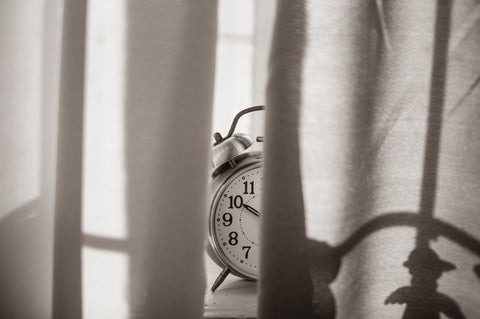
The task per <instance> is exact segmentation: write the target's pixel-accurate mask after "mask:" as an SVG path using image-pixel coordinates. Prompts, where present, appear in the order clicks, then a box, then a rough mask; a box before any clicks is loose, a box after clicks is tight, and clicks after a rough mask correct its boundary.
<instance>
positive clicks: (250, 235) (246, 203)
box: [211, 165, 263, 278]
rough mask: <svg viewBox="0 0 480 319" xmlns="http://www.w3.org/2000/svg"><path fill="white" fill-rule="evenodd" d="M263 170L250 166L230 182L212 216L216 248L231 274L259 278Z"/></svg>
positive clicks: (221, 194)
mask: <svg viewBox="0 0 480 319" xmlns="http://www.w3.org/2000/svg"><path fill="white" fill-rule="evenodd" d="M262 173H263V169H262V167H261V166H259V165H256V166H251V167H248V168H245V169H242V171H241V172H240V173H239V174H236V175H234V176H233V177H232V178H230V179H229V180H228V181H227V182H226V183H225V186H224V187H222V188H221V189H220V191H219V193H218V195H217V197H216V202H215V204H214V206H213V209H214V210H213V212H212V218H213V220H212V221H211V222H212V226H213V234H212V236H213V237H214V238H213V239H214V241H215V245H216V246H217V250H218V251H219V252H220V254H221V255H222V259H224V261H227V262H228V266H230V268H232V270H234V271H236V272H238V273H240V274H242V275H244V276H247V277H250V278H258V265H259V235H260V214H261V212H260V204H261V196H262V180H263V177H262V176H263V174H262Z"/></svg>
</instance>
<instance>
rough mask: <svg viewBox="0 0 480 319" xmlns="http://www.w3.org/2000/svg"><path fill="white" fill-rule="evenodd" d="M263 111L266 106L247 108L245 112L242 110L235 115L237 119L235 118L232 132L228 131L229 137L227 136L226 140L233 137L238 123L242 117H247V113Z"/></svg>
mask: <svg viewBox="0 0 480 319" xmlns="http://www.w3.org/2000/svg"><path fill="white" fill-rule="evenodd" d="M261 110H265V105H257V106H252V107H249V108H246V109H245V110H242V111H240V112H238V114H237V115H235V117H234V118H233V122H232V125H231V126H230V130H229V131H228V134H227V136H225V138H227V137H230V136H232V135H233V132H235V127H236V126H237V122H238V120H239V119H240V117H242V116H243V115H245V114H247V113H250V112H255V111H261Z"/></svg>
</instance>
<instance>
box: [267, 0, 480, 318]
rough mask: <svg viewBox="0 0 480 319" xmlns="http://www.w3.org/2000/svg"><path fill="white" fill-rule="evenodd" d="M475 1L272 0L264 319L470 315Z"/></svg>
mask: <svg viewBox="0 0 480 319" xmlns="http://www.w3.org/2000/svg"><path fill="white" fill-rule="evenodd" d="M479 9H480V7H479V5H478V2H477V1H448V0H447V1H442V0H440V1H381V0H379V1H295V2H293V1H280V2H279V4H278V13H277V21H276V27H275V33H276V34H275V36H274V41H273V46H272V55H271V58H270V79H269V90H268V93H267V105H268V109H267V123H266V125H267V132H266V146H265V147H266V151H265V175H266V176H265V183H266V185H265V186H264V195H263V200H264V202H263V205H264V218H263V225H262V226H263V237H262V249H263V250H262V251H263V255H262V257H263V259H262V263H261V265H262V268H261V271H262V273H261V279H260V282H259V285H260V287H259V290H260V291H259V293H260V295H259V315H260V317H261V318H279V317H285V318H287V317H289V318H294V317H297V316H299V317H300V316H301V317H304V318H311V317H318V318H440V316H442V317H448V318H477V317H479V316H480V312H479V311H480V310H479V308H478V301H479V300H478V293H476V291H478V289H479V284H480V276H479V275H480V273H479V259H478V258H479V256H480V242H479V239H480V238H479V236H480V232H479V229H480V228H479V226H480V219H479V218H478V217H479V215H478V207H479V204H480V202H479V196H478V194H479V190H480V178H479V177H480V175H479V172H480V171H479V169H480V166H479V163H480V162H479V161H478V158H479V154H480V144H479V143H478V136H479V133H480V131H479V127H480V122H479V120H480V117H479V111H480V96H479V94H480V90H479V86H478V82H479V76H480V55H479V54H478V53H479V52H480V50H479V49H480V47H479V43H480V42H479V39H480V24H479V21H480V20H479V12H480V11H479Z"/></svg>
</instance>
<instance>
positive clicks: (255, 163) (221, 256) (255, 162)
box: [208, 152, 263, 280]
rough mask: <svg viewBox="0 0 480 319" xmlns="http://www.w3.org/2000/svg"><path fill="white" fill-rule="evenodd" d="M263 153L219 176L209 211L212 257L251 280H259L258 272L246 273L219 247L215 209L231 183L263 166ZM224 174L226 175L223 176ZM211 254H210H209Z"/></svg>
mask: <svg viewBox="0 0 480 319" xmlns="http://www.w3.org/2000/svg"><path fill="white" fill-rule="evenodd" d="M259 155H261V154H258V153H257V152H254V153H252V154H251V156H248V157H247V158H245V159H244V160H242V162H240V163H238V164H237V166H235V167H234V168H233V169H232V170H229V171H227V172H224V173H222V174H221V175H219V176H218V180H217V181H216V183H213V184H214V189H215V191H214V192H213V196H212V200H211V201H210V202H211V204H210V211H209V223H208V239H209V248H210V249H211V251H212V252H213V253H214V254H215V257H216V258H214V257H213V256H210V257H212V259H213V260H214V261H215V262H216V263H217V264H218V265H219V266H220V267H228V268H230V270H231V272H232V274H234V275H236V276H239V277H242V278H245V279H250V280H257V279H258V272H257V275H256V276H253V275H251V274H245V273H244V272H243V271H241V270H239V269H238V268H237V267H236V266H235V265H233V264H232V263H231V261H230V260H229V258H228V257H227V256H226V255H225V253H224V252H223V251H222V249H221V248H220V247H219V243H218V238H217V236H216V235H215V211H216V208H217V206H218V201H219V199H220V196H221V195H220V194H222V193H223V192H224V191H225V189H226V188H227V187H228V186H229V185H230V183H231V182H232V181H233V180H234V179H235V178H237V177H238V176H240V175H242V174H243V173H244V172H246V171H249V170H252V169H255V168H263V160H262V158H261V156H259ZM222 175H224V176H222ZM209 255H210V254H209Z"/></svg>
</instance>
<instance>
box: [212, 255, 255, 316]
mask: <svg viewBox="0 0 480 319" xmlns="http://www.w3.org/2000/svg"><path fill="white" fill-rule="evenodd" d="M205 260H206V262H205V265H206V270H207V289H206V291H205V318H208V319H214V318H215V319H217V318H218V319H219V318H256V315H257V285H256V282H254V281H248V280H244V279H241V278H238V277H236V276H234V275H229V276H228V277H227V278H226V279H225V281H224V282H223V283H222V284H221V285H220V287H218V288H217V290H216V291H215V292H214V293H212V292H211V291H210V287H211V286H212V284H213V282H214V281H215V279H216V278H217V276H218V274H220V272H221V271H222V269H221V268H220V267H218V266H217V265H216V264H215V263H214V262H213V261H212V260H211V259H210V258H209V257H208V256H206V257H205Z"/></svg>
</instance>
